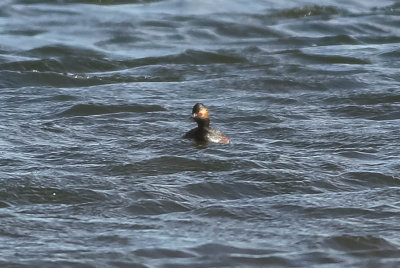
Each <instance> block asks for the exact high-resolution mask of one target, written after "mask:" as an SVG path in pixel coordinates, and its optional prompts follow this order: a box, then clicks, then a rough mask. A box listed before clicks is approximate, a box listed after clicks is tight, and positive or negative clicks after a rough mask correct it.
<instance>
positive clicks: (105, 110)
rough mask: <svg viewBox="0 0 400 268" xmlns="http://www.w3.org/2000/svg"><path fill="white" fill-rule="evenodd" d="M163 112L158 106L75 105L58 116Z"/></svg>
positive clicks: (163, 109)
mask: <svg viewBox="0 0 400 268" xmlns="http://www.w3.org/2000/svg"><path fill="white" fill-rule="evenodd" d="M160 111H165V108H163V107H161V106H159V105H144V104H130V105H102V104H77V105H74V106H72V107H71V108H69V109H67V110H65V111H63V112H61V113H59V114H58V116H60V117H64V116H90V115H101V114H113V113H149V112H160Z"/></svg>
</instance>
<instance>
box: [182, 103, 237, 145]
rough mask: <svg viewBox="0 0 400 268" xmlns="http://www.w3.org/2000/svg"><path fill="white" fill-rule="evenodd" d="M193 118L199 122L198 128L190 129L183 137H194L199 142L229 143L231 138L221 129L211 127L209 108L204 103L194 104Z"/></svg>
mask: <svg viewBox="0 0 400 268" xmlns="http://www.w3.org/2000/svg"><path fill="white" fill-rule="evenodd" d="M192 118H193V120H194V121H196V123H197V128H194V129H192V130H190V131H188V132H187V133H186V134H185V135H184V136H183V137H184V138H186V139H194V140H195V141H197V142H207V141H211V142H217V143H229V139H228V138H227V137H226V136H224V135H222V133H221V131H219V130H216V129H212V128H210V117H209V115H208V109H207V108H206V107H205V106H204V105H203V104H202V103H196V104H195V105H194V106H193V110H192Z"/></svg>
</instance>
